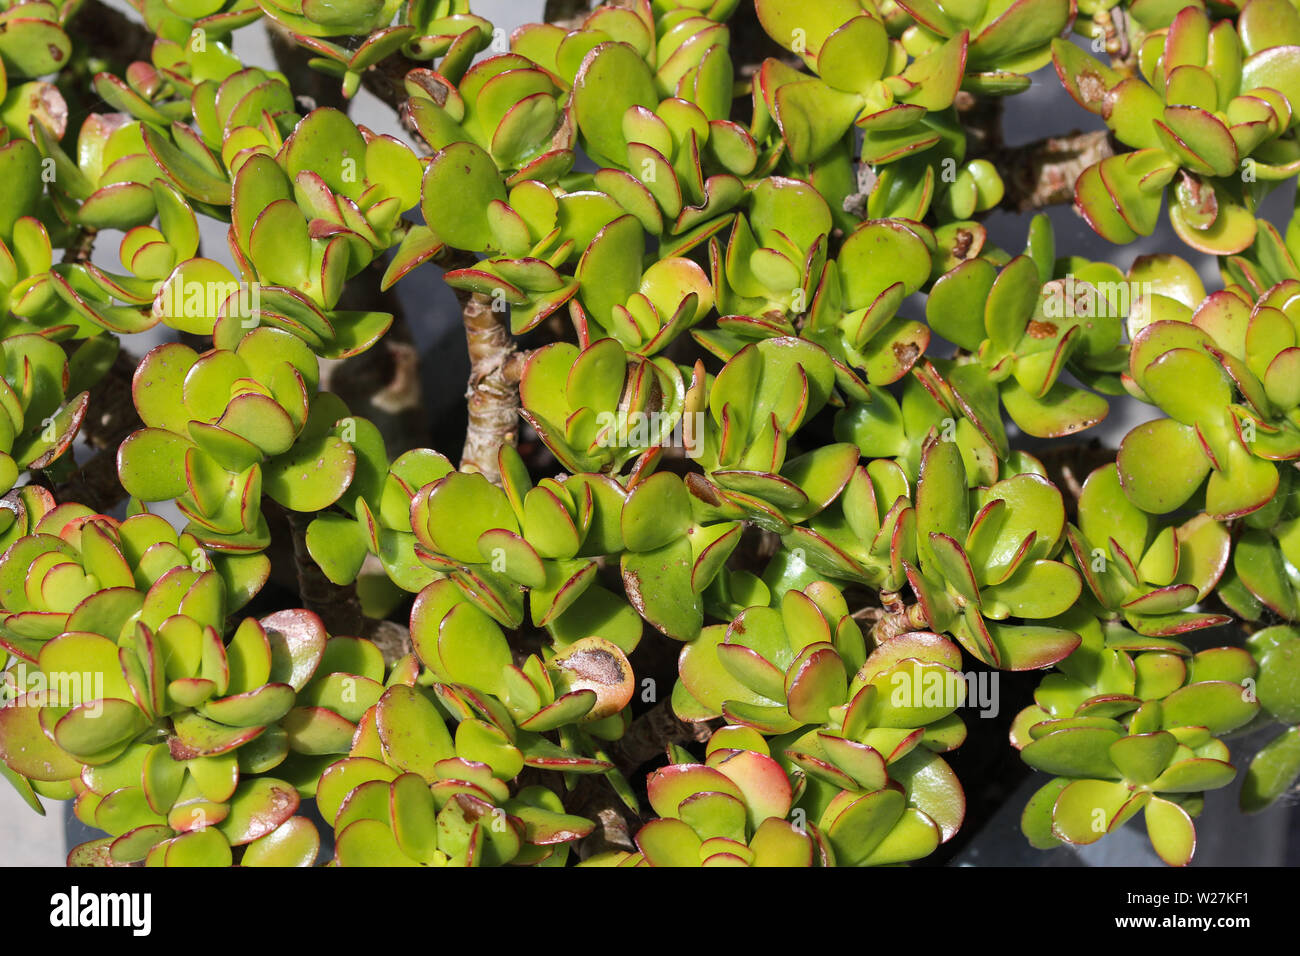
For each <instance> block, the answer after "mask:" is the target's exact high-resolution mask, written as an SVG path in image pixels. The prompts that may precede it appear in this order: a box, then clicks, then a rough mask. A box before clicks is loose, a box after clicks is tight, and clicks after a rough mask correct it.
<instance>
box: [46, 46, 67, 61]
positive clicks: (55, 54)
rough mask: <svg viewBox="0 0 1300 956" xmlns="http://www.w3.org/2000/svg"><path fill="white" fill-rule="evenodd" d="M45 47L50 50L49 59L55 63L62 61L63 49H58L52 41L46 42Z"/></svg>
mask: <svg viewBox="0 0 1300 956" xmlns="http://www.w3.org/2000/svg"><path fill="white" fill-rule="evenodd" d="M46 49H47V50H49V51H50V59H51V60H53V61H54V62H55V63H62V62H63V51H62V50H60V49H59V47H58V45H57V44H54V43H50V44H47V45H46Z"/></svg>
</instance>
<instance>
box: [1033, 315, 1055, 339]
mask: <svg viewBox="0 0 1300 956" xmlns="http://www.w3.org/2000/svg"><path fill="white" fill-rule="evenodd" d="M1025 332H1026V333H1027V334H1028V335H1029V337H1030V338H1032V339H1050V338H1051V337H1052V336H1053V335H1055V334H1056V323H1055V322H1040V321H1039V320H1038V319H1032V320H1030V322H1029V325H1028V326H1027V327H1026V328H1025Z"/></svg>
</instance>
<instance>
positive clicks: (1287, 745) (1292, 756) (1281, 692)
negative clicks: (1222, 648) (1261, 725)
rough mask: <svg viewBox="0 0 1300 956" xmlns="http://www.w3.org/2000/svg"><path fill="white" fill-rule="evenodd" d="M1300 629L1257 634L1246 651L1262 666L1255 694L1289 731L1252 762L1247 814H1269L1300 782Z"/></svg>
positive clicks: (1246, 783)
mask: <svg viewBox="0 0 1300 956" xmlns="http://www.w3.org/2000/svg"><path fill="white" fill-rule="evenodd" d="M1297 637H1300V635H1297V632H1296V630H1295V628H1293V627H1290V626H1286V625H1278V626H1275V627H1266V628H1264V629H1263V630H1259V631H1256V632H1255V633H1254V634H1252V635H1251V636H1250V637H1249V638H1247V640H1246V648H1247V649H1248V650H1249V651H1250V652H1251V654H1252V655H1253V656H1254V658H1255V661H1256V663H1257V664H1258V665H1259V673H1258V675H1257V678H1256V683H1255V693H1256V695H1257V697H1258V698H1259V706H1260V709H1261V711H1262V712H1263V713H1264V714H1267V715H1268V716H1269V717H1271V718H1273V720H1274V721H1276V722H1277V723H1279V724H1281V725H1282V726H1283V728H1284V729H1283V730H1282V732H1281V733H1280V734H1277V735H1275V736H1274V737H1273V739H1272V740H1270V741H1269V742H1268V743H1266V744H1264V746H1263V747H1261V748H1260V749H1259V752H1258V753H1257V754H1256V755H1255V756H1254V758H1253V759H1252V760H1251V762H1250V766H1249V767H1248V768H1247V769H1246V773H1245V776H1244V777H1243V779H1242V788H1241V808H1242V809H1243V810H1245V811H1247V812H1255V811H1259V810H1263V809H1265V808H1266V807H1268V806H1270V805H1271V804H1272V803H1273V802H1274V801H1276V800H1277V799H1278V798H1279V797H1280V796H1281V795H1282V794H1283V793H1285V792H1286V791H1287V790H1288V789H1289V788H1290V787H1292V786H1293V785H1294V784H1295V782H1296V778H1297V777H1298V776H1300V747H1297V739H1298V738H1300V734H1298V733H1297V731H1296V724H1297V723H1298V722H1300V720H1298V718H1300V706H1298V705H1300V697H1298V696H1297V687H1300V684H1297V681H1296V661H1297V654H1300V643H1296V641H1297Z"/></svg>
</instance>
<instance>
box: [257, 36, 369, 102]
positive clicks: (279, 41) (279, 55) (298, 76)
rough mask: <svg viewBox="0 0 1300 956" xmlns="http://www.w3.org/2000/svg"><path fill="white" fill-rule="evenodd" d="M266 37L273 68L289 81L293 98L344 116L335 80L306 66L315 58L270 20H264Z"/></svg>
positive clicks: (345, 99)
mask: <svg viewBox="0 0 1300 956" xmlns="http://www.w3.org/2000/svg"><path fill="white" fill-rule="evenodd" d="M265 23H266V33H267V36H268V38H269V39H270V41H271V54H272V56H274V57H275V65H276V67H278V68H279V70H280V72H281V73H283V74H284V75H285V78H286V79H288V81H289V89H291V90H293V92H294V95H295V96H300V97H305V98H306V99H309V100H310V101H311V106H312V107H317V106H329V107H333V108H334V109H337V110H341V111H342V112H344V113H346V112H347V111H348V106H349V105H350V103H349V101H348V99H347V97H345V96H344V95H343V86H342V84H341V83H340V82H339V80H338V77H335V76H330V75H329V74H327V73H322V72H321V71H320V70H317V69H316V68H314V67H312V66H311V65H309V63H308V61H309V60H311V59H312V57H314V56H315V54H314V53H313V52H311V51H310V50H308V49H307V48H306V47H303V46H299V45H298V42H297V41H296V40H294V38H293V34H292V33H291V32H290V31H289V30H287V29H285V28H284V27H282V26H280V24H278V23H276V22H275V21H274V20H272V19H271V18H270V17H267V18H266V20H265Z"/></svg>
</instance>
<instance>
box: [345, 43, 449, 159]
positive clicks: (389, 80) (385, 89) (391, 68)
mask: <svg viewBox="0 0 1300 956" xmlns="http://www.w3.org/2000/svg"><path fill="white" fill-rule="evenodd" d="M427 65H428V64H425V63H421V62H420V61H419V60H412V59H411V58H410V57H409V56H407V55H406V54H404V53H400V52H399V53H393V54H391V55H389V56H386V57H384V59H382V60H380V61H379V62H378V63H376V64H375V65H374V66H372V67H370V69H368V70H366V71H365V72H364V73H362V74H361V85H362V87H364V88H365V89H366V90H368V91H370V93H372V94H373V95H374V97H375V98H376V99H378V100H379V101H380V102H382V103H386V104H388V106H389V107H391V108H392V110H393V112H394V113H396V114H397V120H398V122H399V123H401V124H402V129H404V130H406V131H407V132H408V133H409V134H410V135H411V141H412V142H413V143H414V144H415V147H416V149H417V150H419V151H420V152H421V153H423V154H424V155H425V156H429V155H432V153H433V149H432V148H431V147H430V146H429V144H428V143H426V142H425V140H424V137H423V136H421V135H420V130H419V128H418V127H417V126H416V125H415V119H414V118H413V117H412V116H411V113H410V110H408V109H407V108H406V103H407V100H409V99H410V97H409V96H408V95H407V93H406V82H405V81H406V74H407V73H409V72H411V70H414V69H415V68H416V67H421V66H427Z"/></svg>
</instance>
